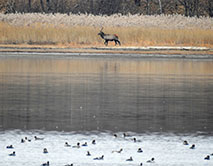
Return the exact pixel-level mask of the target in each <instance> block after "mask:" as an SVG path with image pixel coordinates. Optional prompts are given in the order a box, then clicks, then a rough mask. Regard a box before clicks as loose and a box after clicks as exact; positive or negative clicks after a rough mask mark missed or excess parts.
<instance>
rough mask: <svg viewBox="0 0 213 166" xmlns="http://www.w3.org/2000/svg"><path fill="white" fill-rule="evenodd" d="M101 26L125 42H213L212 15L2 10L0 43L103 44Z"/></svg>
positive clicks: (193, 44)
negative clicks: (143, 14)
mask: <svg viewBox="0 0 213 166" xmlns="http://www.w3.org/2000/svg"><path fill="white" fill-rule="evenodd" d="M109 23H110V24H109ZM109 25H110V26H109ZM101 27H104V32H106V33H111V34H114V33H116V34H117V35H118V36H119V39H120V41H121V43H122V45H124V46H133V45H134V46H149V45H180V46H209V47H212V46H213V29H212V28H213V22H212V20H211V19H210V18H199V19H198V18H196V19H195V18H187V17H183V16H179V15H175V16H163V15H162V16H139V15H129V16H121V15H112V16H102V17H101V16H93V15H70V16H67V15H63V14H57V15H52V14H49V15H45V14H11V15H3V14H0V44H30V45H32V44H40V45H43V44H53V45H66V46H81V47H82V46H94V45H95V46H103V40H102V39H101V38H100V37H99V36H98V35H97V33H98V32H99V30H100V28H101ZM109 45H114V43H109Z"/></svg>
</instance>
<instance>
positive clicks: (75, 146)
mask: <svg viewBox="0 0 213 166" xmlns="http://www.w3.org/2000/svg"><path fill="white" fill-rule="evenodd" d="M72 147H73V148H80V143H79V142H78V143H77V145H74V146H72Z"/></svg>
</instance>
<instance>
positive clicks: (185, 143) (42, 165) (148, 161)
mask: <svg viewBox="0 0 213 166" xmlns="http://www.w3.org/2000/svg"><path fill="white" fill-rule="evenodd" d="M114 137H115V138H117V137H118V136H117V134H114ZM123 137H124V138H126V137H130V135H128V134H126V133H123ZM34 139H35V141H39V140H40V141H42V140H44V138H39V137H37V136H34ZM27 141H28V142H31V139H28V138H27V137H25V138H24V139H21V143H25V142H27ZM132 141H134V142H140V140H137V139H136V138H133V139H132ZM91 143H92V144H93V145H96V140H92V142H91ZM183 145H189V143H188V141H186V140H185V141H183ZM64 146H65V147H70V148H80V147H86V146H88V144H87V142H85V143H83V144H80V143H79V142H78V143H77V144H76V145H73V146H72V145H70V144H69V143H68V142H65V143H64ZM6 148H7V149H14V146H13V145H8V146H6ZM189 148H190V149H195V144H192V145H191V146H190V147H189ZM122 151H123V149H122V148H121V149H120V150H114V151H112V153H121V152H122ZM43 153H44V154H46V153H48V150H47V148H44V149H43ZM137 153H143V150H142V148H138V150H137ZM8 155H9V156H16V152H15V151H13V152H12V153H10V154H8ZM86 156H91V153H90V152H89V151H87V154H86ZM210 156H213V153H212V154H209V155H207V156H206V157H205V158H204V160H210ZM93 160H104V155H102V156H100V157H95V158H93ZM126 161H128V162H131V161H133V158H132V156H130V157H129V158H128V159H126ZM146 162H147V163H154V162H155V158H154V157H152V158H151V159H150V160H147V161H146ZM142 165H143V163H139V166H142ZM41 166H50V162H49V161H47V162H45V163H43V164H41ZM65 166H73V163H72V164H67V165H65Z"/></svg>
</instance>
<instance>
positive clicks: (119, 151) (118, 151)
mask: <svg viewBox="0 0 213 166" xmlns="http://www.w3.org/2000/svg"><path fill="white" fill-rule="evenodd" d="M122 151H123V149H122V148H121V149H120V150H113V151H112V153H114V152H116V153H121V152H122Z"/></svg>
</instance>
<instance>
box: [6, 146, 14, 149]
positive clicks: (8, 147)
mask: <svg viewBox="0 0 213 166" xmlns="http://www.w3.org/2000/svg"><path fill="white" fill-rule="evenodd" d="M6 148H7V149H14V147H13V145H8V146H7V147H6Z"/></svg>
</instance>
